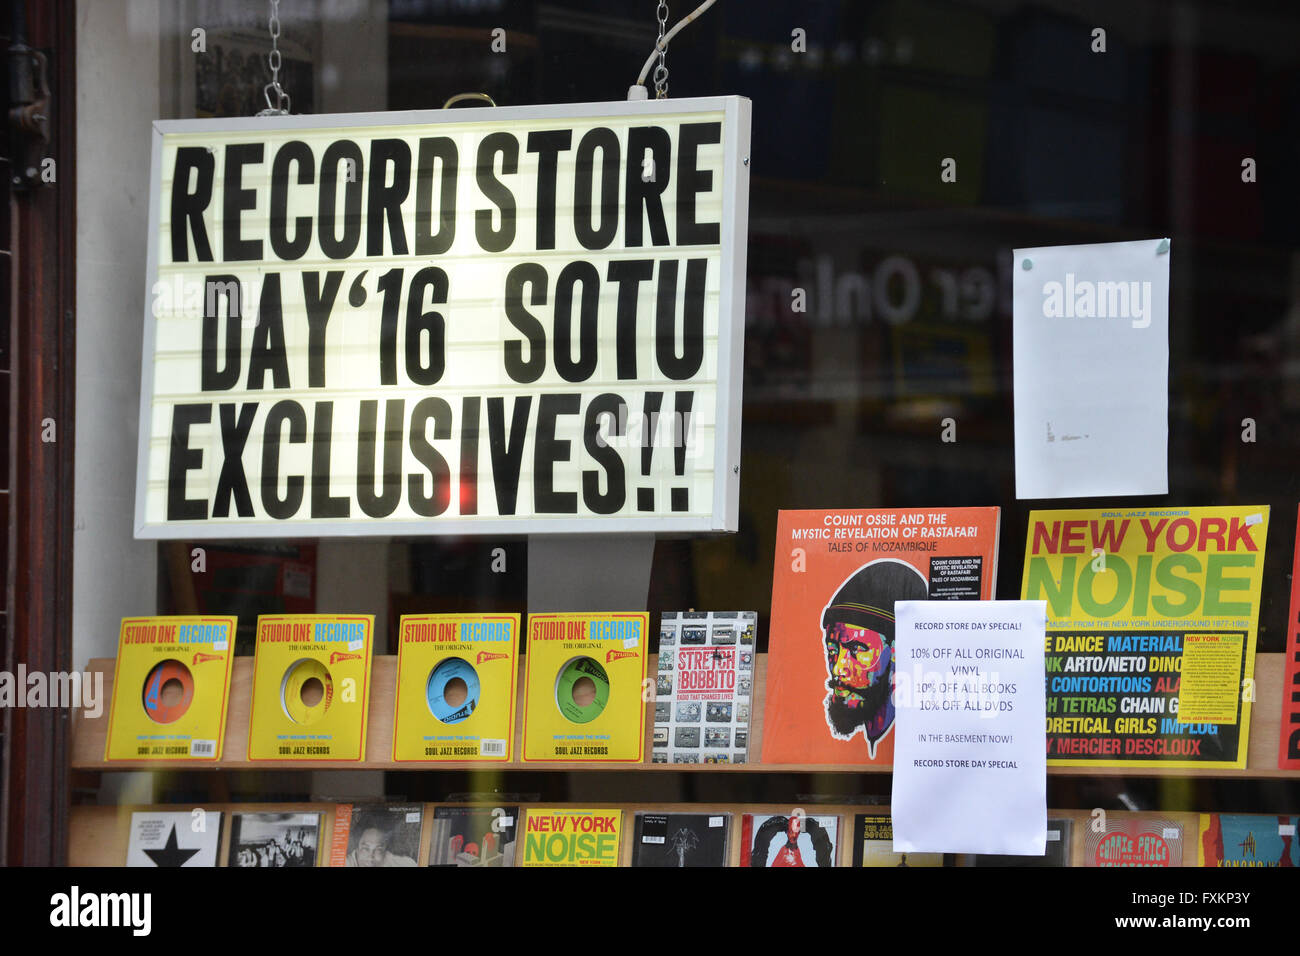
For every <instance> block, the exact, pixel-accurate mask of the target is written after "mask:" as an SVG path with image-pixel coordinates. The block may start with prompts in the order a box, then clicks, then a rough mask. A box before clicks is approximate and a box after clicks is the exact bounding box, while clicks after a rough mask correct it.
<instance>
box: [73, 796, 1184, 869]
mask: <svg viewBox="0 0 1300 956" xmlns="http://www.w3.org/2000/svg"><path fill="white" fill-rule="evenodd" d="M412 805H414V804H412ZM466 805H467V804H441V803H426V804H424V823H423V827H422V829H421V832H420V854H419V860H418V862H419V865H420V866H426V865H427V864H428V862H429V833H430V827H431V824H430V821H431V820H432V818H433V811H434V809H435V808H436V807H440V806H466ZM198 806H200V807H202V808H203V809H204V810H206V811H208V812H212V811H221V812H222V814H223V816H222V823H221V840H220V843H219V844H218V849H217V865H218V866H225V865H226V860H227V859H229V855H230V816H229V814H230V813H231V812H232V811H241V812H248V811H259V810H265V811H271V812H274V813H300V812H308V811H310V812H318V813H320V814H321V831H320V847H321V849H320V850H319V852H318V854H317V860H318V862H317V866H325V865H327V864H328V860H329V852H330V846H331V842H332V840H331V837H332V835H333V831H334V807H335V804H333V803H284V804H272V803H203V804H199V805H198ZM479 806H484V807H486V806H487V804H480V805H479ZM530 806H531V807H534V808H547V809H563V808H566V807H574V808H589V809H599V810H606V809H608V810H622V811H623V825H622V826H623V828H622V832H621V839H620V840H619V863H618V865H619V866H631V865H632V850H633V838H634V836H635V832H636V831H635V814H636V813H637V812H638V811H640V812H646V813H699V814H722V813H729V814H731V837H730V840H729V842H728V846H727V865H728V866H740V849H741V839H740V837H741V817H742V816H743V815H744V814H746V813H754V814H760V815H763V816H768V815H770V814H774V813H782V814H788V813H790V812H791V810H792V808H791V807H787V806H782V805H778V804H770V803H763V804H759V803H732V804H722V803H662V804H653V805H647V804H639V803H620V802H608V801H588V802H586V803H537V804H522V805H520V813H521V816H522V812H523V811H524V810H525V809H528V808H529V807H530ZM178 809H185V810H189V809H192V808H191V807H189V806H188V805H186V806H183V807H182V806H181V805H167V806H160V805H155V806H144V805H141V806H126V805H123V806H115V807H110V806H74V807H72V808H71V810H72V817H71V821H70V824H69V834H68V836H69V839H68V864H69V865H70V866H122V865H123V864H124V862H125V861H126V850H127V844H128V842H129V840H130V833H131V814H132V813H133V812H135V811H155V812H156V811H163V810H171V811H175V810H178ZM803 810H804V812H805V813H807V814H809V815H810V816H838V817H839V818H840V821H839V837H838V839H837V840H836V844H837V846H836V849H835V865H836V866H852V865H853V843H854V840H855V839H856V837H855V835H854V827H853V822H854V821H853V818H854V816H855V815H856V814H859V813H862V814H871V815H876V816H888V815H889V807H887V806H866V805H862V804H808V805H806V806H804V807H803ZM1113 815H1114V816H1116V817H1127V816H1130V815H1131V814H1128V813H1125V812H1122V811H1115V812H1114V814H1113ZM1157 815H1158V816H1161V817H1163V818H1165V819H1168V820H1171V821H1174V822H1177V823H1179V824H1181V825H1182V827H1183V859H1182V865H1183V866H1196V865H1197V852H1196V845H1197V840H1198V815H1197V814H1195V813H1172V812H1170V813H1159V814H1157ZM1047 816H1048V817H1049V819H1061V818H1066V819H1069V820H1071V821H1073V826H1072V827H1071V833H1070V857H1069V858H1070V859H1071V860H1072V861H1074V862H1073V865H1074V866H1081V865H1082V863H1081V861H1082V860H1083V859H1084V854H1085V835H1086V832H1087V828H1088V823H1089V821H1090V820H1091V815H1090V811H1086V810H1048V812H1047ZM520 824H522V820H521V821H520ZM519 834H520V835H519V837H517V838H516V839H517V840H518V839H521V838H522V829H521V830H520V831H519ZM520 852H522V851H521V850H520V849H519V846H518V843H517V844H516V859H517V858H518V854H519V853H520ZM952 855H953V856H954V857H955V862H956V863H957V865H959V866H966V865H970V862H971V861H970V858H969V856H968V855H966V854H952Z"/></svg>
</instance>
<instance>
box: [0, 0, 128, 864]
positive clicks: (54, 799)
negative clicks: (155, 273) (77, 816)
mask: <svg viewBox="0 0 1300 956" xmlns="http://www.w3.org/2000/svg"><path fill="white" fill-rule="evenodd" d="M14 5H21V6H24V7H25V8H26V21H27V23H26V27H27V29H26V39H27V43H28V45H29V46H31V47H33V48H34V49H37V50H40V51H41V52H43V53H44V54H45V56H46V58H47V63H48V76H49V86H50V90H51V97H50V105H51V108H50V111H49V119H50V139H49V142H48V144H46V146H45V150H44V156H46V157H49V158H51V159H53V160H54V162H55V166H54V170H55V181H54V182H53V183H47V184H42V185H38V186H35V187H34V188H32V189H30V190H28V191H22V190H13V191H12V193H11V197H10V219H11V230H10V249H11V250H12V255H11V257H10V270H11V271H10V276H11V282H10V289H11V295H10V301H9V315H8V320H9V323H10V348H11V356H12V358H11V363H12V364H11V373H10V375H9V379H10V382H9V389H10V392H9V422H8V433H9V434H8V438H9V486H8V487H9V489H10V490H9V495H10V503H9V527H8V529H7V530H8V540H7V543H6V546H7V548H8V552H9V565H8V574H7V580H6V581H5V591H6V593H5V601H6V609H7V610H8V612H9V614H8V622H7V623H8V625H9V628H8V631H9V633H8V640H7V641H6V642H5V646H4V666H5V668H6V669H7V670H8V671H9V672H10V673H11V674H16V672H17V666H18V665H19V664H24V665H26V669H27V672H28V673H31V672H33V671H42V672H45V673H47V674H48V673H54V672H67V671H70V670H71V669H72V547H73V542H72V532H73V520H74V516H73V487H74V476H73V450H74V441H75V438H76V432H75V429H74V421H73V416H74V412H75V381H74V378H75V371H76V337H75V314H76V313H75V303H76V300H75V288H76V192H77V186H76V183H77V181H76V72H75V51H76V44H75V39H76V37H75V24H76V4H75V2H74V0H39V2H35V3H33V2H30V0H27V2H24V0H9V3H8V4H6V7H11V6H14ZM122 94H123V95H124V96H125V95H129V91H128V90H123V91H122ZM7 106H8V104H6V107H7ZM12 135H13V134H11V136H12ZM15 145H16V144H15ZM11 153H12V154H13V155H15V156H18V155H20V151H19V150H18V149H16V148H15V149H13V150H11ZM5 172H6V173H8V174H10V175H11V176H12V172H13V171H12V170H10V169H8V168H7V167H6V168H5ZM50 420H52V421H53V426H54V432H53V436H54V439H55V440H54V441H53V442H51V441H48V440H43V439H48V437H49V434H50V433H49V430H48V424H49V421H50ZM43 432H44V435H43V434H42V433H43ZM0 715H2V718H0V719H2V724H0V726H2V729H3V738H4V749H3V763H2V764H0V859H2V860H3V861H4V862H5V863H7V864H9V865H29V866H50V865H63V864H65V863H66V861H67V842H68V801H69V795H68V753H69V750H68V739H69V727H70V724H71V720H72V714H71V710H70V709H69V708H59V707H48V706H47V707H41V708H26V707H6V708H4V709H3V710H2V711H0Z"/></svg>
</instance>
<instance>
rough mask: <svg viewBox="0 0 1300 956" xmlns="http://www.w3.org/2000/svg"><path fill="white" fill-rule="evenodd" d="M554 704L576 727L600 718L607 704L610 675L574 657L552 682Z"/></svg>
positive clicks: (587, 660) (582, 658) (590, 662)
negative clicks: (553, 685) (553, 683)
mask: <svg viewBox="0 0 1300 956" xmlns="http://www.w3.org/2000/svg"><path fill="white" fill-rule="evenodd" d="M593 688H594V694H593ZM555 703H556V705H557V706H558V707H559V708H560V713H562V714H563V715H564V716H565V717H567V718H568V719H569V720H571V721H573V722H574V723H575V724H585V723H587V722H588V721H592V720H595V719H596V718H597V717H599V716H600V713H601V711H603V710H604V709H605V705H606V704H608V703H609V675H608V674H606V673H605V668H603V667H602V666H601V665H600V664H599V663H598V662H597V661H594V660H592V659H591V658H590V657H575V658H573V659H572V660H571V661H569V662H568V663H566V664H565V665H564V666H563V667H562V668H560V673H559V675H558V676H557V677H556V679H555Z"/></svg>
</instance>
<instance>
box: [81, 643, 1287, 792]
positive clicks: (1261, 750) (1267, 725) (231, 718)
mask: <svg viewBox="0 0 1300 956" xmlns="http://www.w3.org/2000/svg"><path fill="white" fill-rule="evenodd" d="M755 658H756V659H755V661H754V700H753V704H752V706H751V708H750V747H749V752H750V757H751V761H752V762H751V763H747V764H662V763H659V764H657V763H650V761H649V755H650V753H651V749H652V747H651V744H652V738H653V734H654V702H653V701H651V702H649V703H647V704H646V712H645V737H646V739H645V754H646V760H645V761H643V762H641V763H612V762H611V763H602V762H583V761H547V762H528V763H525V762H524V761H523V760H522V759H520V758H521V754H522V752H523V739H522V737H523V720H522V716H521V715H522V710H523V684H524V674H523V665H522V663H521V664H520V674H519V684H518V687H519V695H518V696H519V700H518V703H517V705H516V711H515V741H514V759H513V760H511V761H509V762H503V761H395V760H393V759H392V749H393V748H392V745H393V704H394V695H395V693H396V680H397V658H396V657H392V656H377V657H375V659H374V662H373V667H372V670H371V678H370V681H371V699H370V713H369V725H368V727H367V730H366V754H367V759H366V760H362V761H337V760H335V761H329V760H257V761H250V760H248V717H249V712H250V709H251V689H252V679H253V659H252V658H251V657H237V658H235V660H234V667H233V669H232V673H231V678H230V680H231V687H230V707H229V714H228V717H227V721H226V743H225V748H224V752H223V754H222V757H221V759H220V760H217V761H188V760H114V761H106V760H105V759H104V743H105V739H106V736H107V733H108V715H109V712H110V703H111V701H112V693H113V686H112V685H113V660H112V659H111V658H96V659H94V660H92V661H91V662H90V666H89V670H90V671H92V672H93V671H99V672H101V673H103V675H104V709H103V713H102V714H100V716H99V717H96V718H92V717H89V716H88V715H86V714H85V713H84V712H81V713H77V714H76V715H74V718H73V724H72V768H73V769H74V770H99V771H104V770H182V769H183V770H424V771H428V770H457V771H463V770H479V771H486V772H498V771H504V770H509V771H518V770H527V771H532V772H535V771H565V772H571V771H574V770H584V771H612V770H624V771H655V772H660V773H701V772H703V773H889V772H890V771H891V769H892V768H891V767H889V766H887V765H878V766H869V765H856V764H853V765H849V764H840V765H830V766H828V765H822V764H764V763H760V762H759V757H760V755H761V754H762V742H763V717H764V714H763V710H764V704H765V703H766V698H767V655H766V654H756V655H755ZM656 666H657V656H656V655H654V654H651V655H650V660H649V663H648V666H647V674H649V675H651V676H653V675H654V674H655V673H656ZM1282 675H1283V655H1282V654H1258V655H1256V657H1255V683H1256V697H1255V704H1254V707H1253V708H1252V711H1251V727H1250V741H1249V746H1248V748H1247V758H1246V769H1244V770H1237V769H1233V768H1227V769H1223V768H1199V767H1197V768H1192V767H1092V766H1086V767H1055V766H1049V767H1048V768H1047V772H1048V774H1049V775H1051V776H1065V777H1070V776H1076V777H1077V776H1088V777H1217V778H1233V779H1260V780H1262V779H1270V778H1277V779H1292V780H1295V779H1300V771H1294V770H1279V769H1278V767H1277V750H1278V734H1279V732H1280V728H1281V723H1282V705H1281V700H1282Z"/></svg>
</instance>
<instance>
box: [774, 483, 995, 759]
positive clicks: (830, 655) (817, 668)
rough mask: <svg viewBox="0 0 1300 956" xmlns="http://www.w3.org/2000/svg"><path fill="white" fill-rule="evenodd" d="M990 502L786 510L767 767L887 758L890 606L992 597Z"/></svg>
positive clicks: (890, 745)
mask: <svg viewBox="0 0 1300 956" xmlns="http://www.w3.org/2000/svg"><path fill="white" fill-rule="evenodd" d="M998 523H999V510H998V509H997V508H899V509H888V510H873V511H863V510H843V511H782V512H780V513H779V515H778V517H777V533H776V535H777V536H776V564H775V569H774V573H773V576H772V625H771V635H770V638H769V644H768V664H767V701H766V706H765V710H764V720H763V763H765V764H768V763H778V764H780V763H784V764H892V763H893V758H894V738H893V734H892V731H893V727H894V703H893V687H894V667H895V665H894V602H895V601H923V600H935V601H953V600H970V601H976V600H985V601H987V600H990V599H991V598H992V597H993V588H994V582H995V580H996V577H997V551H998Z"/></svg>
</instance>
